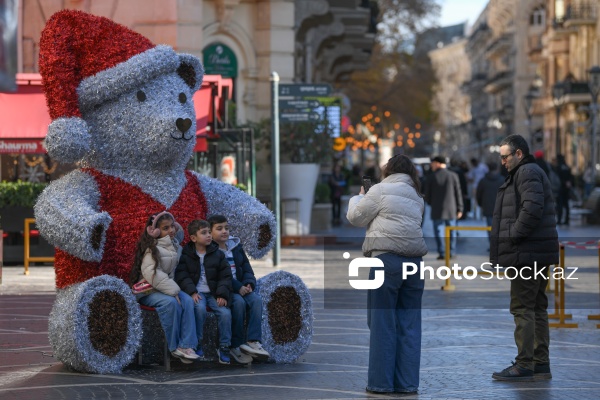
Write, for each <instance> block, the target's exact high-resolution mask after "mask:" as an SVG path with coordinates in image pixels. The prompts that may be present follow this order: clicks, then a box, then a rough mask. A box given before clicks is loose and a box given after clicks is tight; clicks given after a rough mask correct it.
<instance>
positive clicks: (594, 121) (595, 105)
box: [592, 97, 598, 190]
mask: <svg viewBox="0 0 600 400" xmlns="http://www.w3.org/2000/svg"><path fill="white" fill-rule="evenodd" d="M592 100H593V102H592V190H593V188H595V187H596V157H597V155H596V151H597V150H596V128H597V126H596V124H597V123H598V122H597V119H596V118H597V115H596V114H598V98H597V97H593V98H592Z"/></svg>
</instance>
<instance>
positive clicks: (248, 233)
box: [194, 173, 277, 259]
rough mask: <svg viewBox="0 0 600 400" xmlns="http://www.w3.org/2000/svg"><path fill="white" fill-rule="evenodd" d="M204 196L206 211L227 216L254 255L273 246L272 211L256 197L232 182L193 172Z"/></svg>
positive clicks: (232, 228) (258, 256)
mask: <svg viewBox="0 0 600 400" xmlns="http://www.w3.org/2000/svg"><path fill="white" fill-rule="evenodd" d="M194 174H195V176H196V177H197V179H198V182H199V183H200V188H201V189H202V192H203V193H204V196H206V202H207V205H208V215H211V214H222V215H224V216H225V217H227V221H228V223H229V226H230V229H231V231H232V233H233V234H235V235H237V236H239V237H240V240H241V241H242V243H243V244H244V249H245V250H246V251H247V252H248V254H249V255H250V256H251V257H253V258H256V259H258V258H262V257H263V256H264V255H265V254H267V252H268V251H269V250H270V249H271V247H273V244H274V242H275V233H276V232H277V231H276V224H275V217H274V216H273V213H272V212H271V211H270V210H269V209H268V208H267V207H266V206H265V205H264V204H262V203H261V202H260V201H258V200H257V199H256V198H254V197H252V196H250V195H249V194H247V193H245V192H243V191H241V190H240V189H238V188H236V187H235V186H233V185H230V184H227V183H223V182H221V181H218V180H216V179H212V178H209V177H207V176H204V175H200V174H198V173H194Z"/></svg>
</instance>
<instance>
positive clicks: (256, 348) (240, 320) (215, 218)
mask: <svg viewBox="0 0 600 400" xmlns="http://www.w3.org/2000/svg"><path fill="white" fill-rule="evenodd" d="M208 223H209V224H210V232H211V234H212V238H213V240H214V241H215V242H216V243H217V244H218V245H219V249H220V250H221V252H222V253H223V254H224V255H225V258H226V259H227V262H228V264H229V266H230V267H231V275H232V277H233V279H232V287H233V293H232V295H231V322H232V327H231V333H232V337H231V355H232V356H233V358H234V359H235V360H236V361H237V362H239V363H242V364H246V363H248V362H251V361H252V359H253V358H256V359H259V360H267V359H268V358H269V353H268V352H267V351H266V350H265V349H264V348H263V347H262V345H261V343H260V342H261V340H262V329H261V323H262V299H261V297H260V296H259V295H258V294H257V293H256V292H255V291H254V289H255V288H256V277H255V276H254V271H253V270H252V267H251V266H250V261H249V260H248V257H247V256H246V253H245V252H244V248H243V247H242V244H241V243H240V239H239V238H237V237H235V236H229V225H228V223H227V217H225V216H223V215H212V216H210V217H209V218H208ZM244 319H246V320H247V322H248V326H247V330H246V328H245V327H244ZM246 336H247V340H246V339H244V337H246Z"/></svg>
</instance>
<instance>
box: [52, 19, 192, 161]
mask: <svg viewBox="0 0 600 400" xmlns="http://www.w3.org/2000/svg"><path fill="white" fill-rule="evenodd" d="M40 48H41V49H42V50H43V51H41V52H40V73H41V75H42V79H43V83H44V91H45V92H46V98H47V102H48V108H49V110H50V116H51V117H52V119H53V121H52V123H51V124H50V126H49V128H48V134H47V137H46V148H47V150H48V153H49V154H50V156H51V157H53V158H55V159H57V160H59V161H63V162H76V161H84V162H85V163H86V164H87V165H89V166H91V167H94V168H98V169H140V168H143V169H147V170H173V169H183V168H185V165H186V163H187V161H188V160H189V158H190V156H191V153H192V150H193V147H194V144H195V137H196V121H195V113H194V106H193V103H192V97H193V95H194V93H195V92H196V91H197V90H198V89H199V87H200V85H201V83H202V78H203V70H202V65H201V64H200V60H199V59H198V58H197V57H194V56H192V55H187V54H177V53H175V52H174V51H173V49H172V48H170V47H169V46H160V45H159V46H155V45H154V44H153V43H151V42H150V41H149V40H148V39H147V38H145V37H143V36H141V35H139V34H138V33H136V32H133V31H131V30H130V29H128V28H126V27H124V26H122V25H119V24H116V23H115V22H113V21H111V20H109V19H107V18H103V17H97V16H94V15H91V14H87V13H83V12H79V11H74V10H64V11H61V12H58V13H56V14H54V15H53V16H52V18H51V19H50V21H49V22H48V24H47V25H46V28H45V29H44V31H43V32H42V37H41V40H40Z"/></svg>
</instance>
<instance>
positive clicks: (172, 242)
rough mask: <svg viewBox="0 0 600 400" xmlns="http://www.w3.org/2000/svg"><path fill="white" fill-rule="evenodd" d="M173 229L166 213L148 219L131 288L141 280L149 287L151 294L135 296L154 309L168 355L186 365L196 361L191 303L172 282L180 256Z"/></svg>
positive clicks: (141, 237)
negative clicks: (150, 287)
mask: <svg viewBox="0 0 600 400" xmlns="http://www.w3.org/2000/svg"><path fill="white" fill-rule="evenodd" d="M176 226H177V224H176V222H175V218H173V215H171V214H170V213H169V212H167V211H163V212H160V213H158V214H155V215H152V216H150V217H149V218H148V221H147V222H146V228H145V229H144V232H143V233H142V235H141V236H140V239H139V241H138V244H137V247H136V252H135V261H134V265H133V269H132V270H131V284H132V285H133V284H135V283H138V282H139V281H141V280H142V279H143V280H145V281H147V282H148V283H149V284H150V285H152V289H151V290H150V291H148V292H145V293H141V294H137V298H138V301H139V302H140V303H141V304H143V305H145V306H149V307H154V308H155V309H156V312H157V313H158V317H159V319H160V324H161V325H162V328H163V330H164V331H165V336H166V338H167V344H168V346H169V351H171V354H172V355H173V356H175V357H177V358H179V359H180V360H181V361H182V362H183V363H186V364H189V363H191V362H192V360H195V359H197V358H199V357H198V356H197V355H196V353H195V351H194V349H195V348H196V346H197V336H196V322H195V319H194V318H195V317H194V301H193V300H192V298H191V297H190V296H189V295H188V294H187V293H185V292H183V291H180V289H179V285H178V284H177V283H175V281H174V280H173V276H174V275H175V268H176V267H177V264H178V262H179V254H180V253H179V252H178V248H179V247H180V246H179V243H178V242H177V240H176V239H175V232H176V229H177V228H176Z"/></svg>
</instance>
